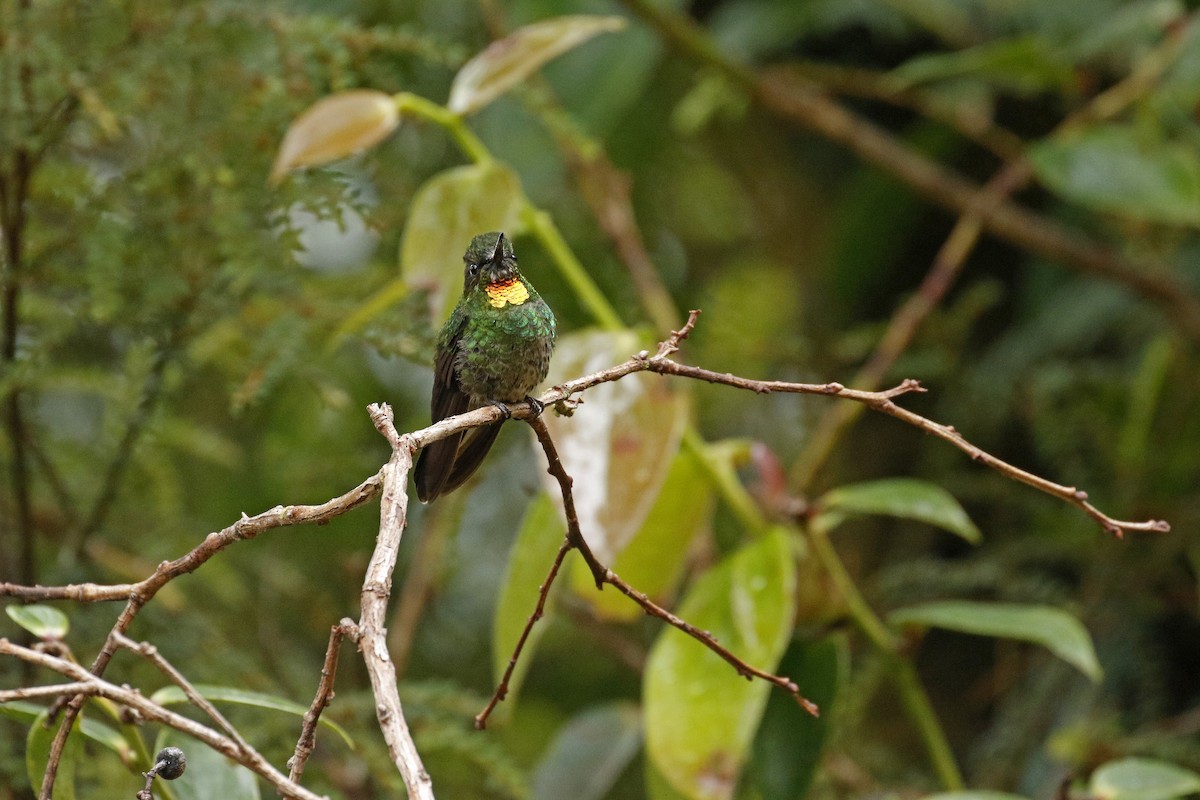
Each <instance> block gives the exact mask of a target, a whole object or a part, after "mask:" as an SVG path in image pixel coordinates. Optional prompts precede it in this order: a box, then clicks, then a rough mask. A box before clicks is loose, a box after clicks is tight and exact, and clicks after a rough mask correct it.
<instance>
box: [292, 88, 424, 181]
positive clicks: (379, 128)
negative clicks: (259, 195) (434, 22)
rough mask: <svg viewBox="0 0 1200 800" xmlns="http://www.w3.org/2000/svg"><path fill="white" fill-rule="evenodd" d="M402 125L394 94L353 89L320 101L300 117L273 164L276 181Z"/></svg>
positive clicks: (345, 153)
mask: <svg viewBox="0 0 1200 800" xmlns="http://www.w3.org/2000/svg"><path fill="white" fill-rule="evenodd" d="M399 124H400V115H399V112H398V111H397V110H396V103H395V101H394V100H393V99H392V97H391V95H387V94H384V93H383V92H376V91H372V90H370V89H353V90H351V91H348V92H339V93H338V94H333V95H330V96H329V97H326V98H323V99H321V100H318V101H317V102H316V103H314V104H313V105H312V106H311V107H310V108H309V109H308V110H307V111H305V112H304V113H303V114H301V115H300V116H298V117H296V119H295V121H294V122H292V124H291V126H290V127H289V128H288V131H287V133H286V134H284V137H283V143H282V144H280V145H279V154H278V155H277V156H276V157H275V164H274V165H273V166H272V167H271V178H270V182H271V183H272V184H275V183H279V181H281V180H282V179H283V176H284V175H287V174H288V173H289V172H291V171H292V170H294V169H298V168H300V167H311V166H317V165H320V164H328V163H329V162H331V161H337V160H338V159H342V158H345V157H347V156H351V155H354V154H355V153H357V152H359V151H361V150H366V149H367V148H368V147H371V146H373V145H376V144H378V143H379V142H381V141H383V140H384V139H386V138H387V137H388V135H389V134H391V132H392V131H394V130H395V129H396V126H397V125H399Z"/></svg>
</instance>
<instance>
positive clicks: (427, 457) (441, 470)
mask: <svg viewBox="0 0 1200 800" xmlns="http://www.w3.org/2000/svg"><path fill="white" fill-rule="evenodd" d="M462 439H463V434H461V433H456V434H454V435H453V436H448V437H446V438H445V439H442V440H440V441H437V442H434V443H433V444H429V445H426V446H425V447H423V448H422V449H421V455H420V457H418V458H417V466H416V467H415V468H414V469H413V482H414V483H416V485H417V499H418V500H420V501H421V502H422V503H428V502H431V501H432V500H434V499H435V498H436V497H437V496H438V495H439V494H441V493H442V492H443V491H445V486H446V478H448V477H450V470H451V468H452V467H453V465H454V456H455V454H456V453H458V446H459V444H460V443H461V442H462Z"/></svg>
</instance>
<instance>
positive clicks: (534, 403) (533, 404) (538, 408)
mask: <svg viewBox="0 0 1200 800" xmlns="http://www.w3.org/2000/svg"><path fill="white" fill-rule="evenodd" d="M525 402H526V403H529V408H530V410H532V411H533V417H531V419H537V418H538V417H540V416H541V415H542V412H543V411H545V410H546V404H545V403H543V402H542V401H541V400H538V399H537V398H536V397H531V396H529V395H525Z"/></svg>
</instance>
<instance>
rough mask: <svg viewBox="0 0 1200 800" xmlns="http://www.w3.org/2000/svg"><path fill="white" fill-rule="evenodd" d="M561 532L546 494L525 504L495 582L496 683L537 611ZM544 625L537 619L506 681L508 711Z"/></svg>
mask: <svg viewBox="0 0 1200 800" xmlns="http://www.w3.org/2000/svg"><path fill="white" fill-rule="evenodd" d="M566 529H567V525H566V522H565V521H564V520H563V517H562V514H561V513H559V511H558V509H557V508H556V507H555V505H554V503H553V502H552V501H551V500H550V497H549V496H548V495H546V494H540V495H538V496H537V498H535V499H534V501H533V502H532V503H530V505H529V509H528V510H527V511H526V512H525V519H524V520H523V521H522V522H521V530H520V531H519V532H518V533H517V538H516V541H514V542H513V545H512V550H511V551H510V552H509V555H508V566H507V568H506V569H505V571H504V579H503V580H502V581H501V582H500V597H499V599H497V601H496V616H495V622H494V624H493V625H492V671H493V674H494V675H495V680H496V682H497V683H499V681H500V678H501V676H503V674H504V670H505V669H506V668H507V667H508V662H509V659H510V658H512V654H513V648H514V647H515V646H516V644H517V640H518V639H519V638H520V636H521V631H522V630H524V628H525V622H526V621H527V620H528V619H529V615H530V614H532V613H533V611H534V608H536V607H537V599H538V587H539V586H541V585H542V582H543V581H544V580H545V579H546V572H547V571H548V570H549V569H550V565H551V564H552V563H553V562H554V556H555V554H556V553H557V552H558V548H559V545H561V544H562V541H563V536H564V534H565V533H566ZM553 600H554V596H553V594H552V595H551V597H550V599H549V600H548V601H547V608H546V614H547V616H549V615H551V614H553V612H554V608H553ZM548 623H549V620H547V619H542V621H541V622H540V623H538V624H537V625H535V626H534V628H533V630H532V631H531V632H530V634H529V639H528V640H527V641H526V642H525V649H524V651H523V652H522V653H521V658H520V660H519V661H517V666H516V668H515V669H514V671H513V674H512V678H511V679H510V680H509V684H508V702H507V703H506V705H507V706H512V705H513V704H514V702H515V700H516V695H517V693H518V691H519V690H520V687H521V683H522V681H523V680H524V679H525V673H526V672H528V671H529V665H530V664H531V663H533V651H534V650H536V649H537V643H538V640H539V639H541V638H542V633H543V632H545V630H546V626H547V624H548Z"/></svg>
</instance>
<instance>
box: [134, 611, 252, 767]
mask: <svg viewBox="0 0 1200 800" xmlns="http://www.w3.org/2000/svg"><path fill="white" fill-rule="evenodd" d="M113 638H114V640H115V641H116V643H117V644H118V645H119V646H120V647H124V648H125V649H126V650H131V651H133V652H134V653H137V654H138V655H140V656H142V657H143V658H145V659H146V660H147V661H149V662H150V663H151V664H153V665H154V666H155V667H157V668H158V670H159V671H160V672H162V673H163V674H164V675H166V676H167V677H168V678H170V679H171V682H172V683H174V684H175V685H176V686H178V687H179V688H180V689H182V690H183V694H184V696H185V697H187V699H188V700H189V701H190V702H191V704H192V705H194V706H195V707H196V708H198V709H200V710H201V711H203V712H204V713H205V714H207V715H208V718H209V719H211V720H212V721H213V722H215V723H217V727H219V728H220V729H221V730H223V731H225V734H226V735H227V736H228V737H229V738H230V739H232V740H233V741H234V742H235V743H236V744H237V746H238V747H240V748H242V750H243V751H246V752H248V751H250V750H251V749H252V748H251V747H250V745H249V744H248V743H247V742H246V740H245V739H243V738H242V735H241V734H240V733H238V732H237V728H235V727H233V725H231V724H230V723H229V720H227V719H225V715H224V714H222V713H221V712H220V711H218V710H217V708H216V706H214V705H213V704H212V703H210V702H208V700H206V699H205V698H204V697H203V696H202V695H201V694H200V693H199V692H198V691H196V687H195V686H192V684H191V682H190V681H189V680H188V679H187V678H185V677H184V676H183V673H181V672H180V671H179V670H177V669H175V667H173V666H172V665H171V662H169V661H167V659H166V658H164V657H163V655H162V654H161V653H159V652H158V648H157V647H155V646H154V645H152V644H150V643H149V642H135V641H134V640H132V639H130V638H129V637H128V636H125V635H124V634H121V633H115V634H113Z"/></svg>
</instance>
